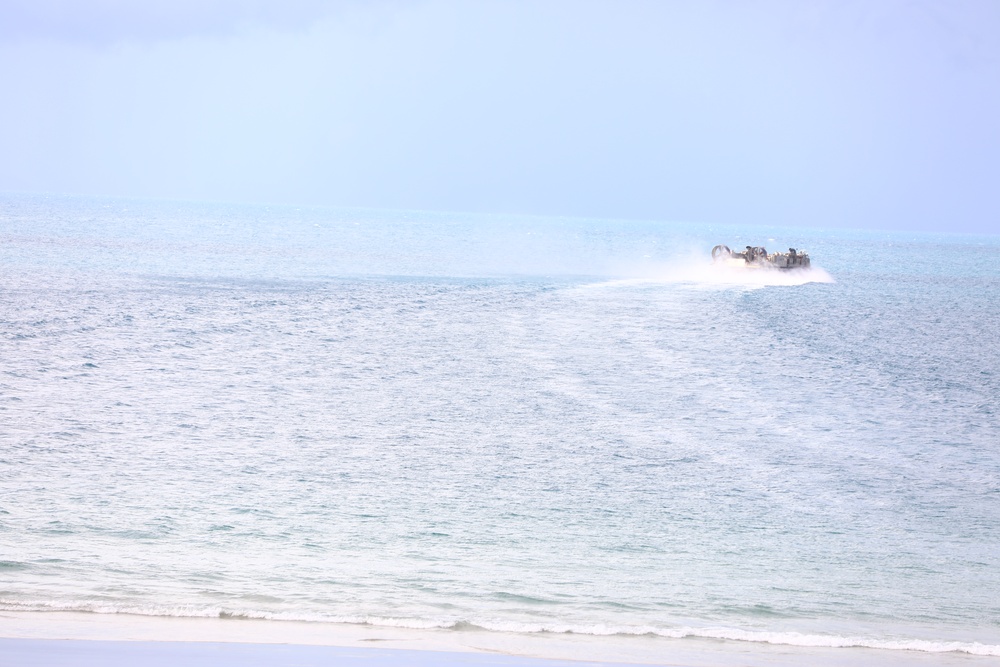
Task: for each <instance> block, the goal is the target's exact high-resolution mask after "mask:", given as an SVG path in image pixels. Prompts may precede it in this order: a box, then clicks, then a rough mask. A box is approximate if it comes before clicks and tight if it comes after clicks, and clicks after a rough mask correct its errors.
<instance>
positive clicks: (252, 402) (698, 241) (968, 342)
mask: <svg viewBox="0 0 1000 667" xmlns="http://www.w3.org/2000/svg"><path fill="white" fill-rule="evenodd" d="M719 242H724V243H727V244H729V245H730V246H733V247H742V246H743V245H747V244H752V245H759V244H764V245H767V246H768V247H769V249H771V250H777V249H783V248H786V247H788V246H795V247H798V248H803V249H806V250H808V251H809V252H810V254H811V256H812V260H813V263H814V265H815V266H816V267H817V268H816V269H815V270H814V271H812V272H810V273H805V274H797V275H791V276H789V275H787V274H772V273H762V272H753V271H725V270H721V271H720V270H718V269H715V268H713V267H711V266H710V265H709V260H708V249H709V248H710V247H711V246H712V245H714V244H716V243H719ZM998 260H1000V237H970V236H949V235H920V234H900V233H874V232H845V231H822V230H806V229H796V230H790V229H778V228H752V227H744V226H739V225H730V226H715V227H711V226H699V225H693V224H666V223H655V222H623V221H601V220H576V219H557V218H538V217H525V216H520V217H519V216H471V215H460V214H428V213H418V212H385V211H364V210H323V209H296V208H287V207H286V208H279V207H271V208H266V207H249V206H247V207H229V206H222V205H218V206H212V205H184V204H174V203H154V202H137V201H109V200H99V199H84V198H56V197H49V198H45V197H29V196H14V195H5V196H3V197H0V423H2V424H3V427H2V431H0V611H2V610H8V611H10V610H38V611H47V610H79V611H93V612H102V613H115V612H125V613H138V614H149V615H163V616H177V615H181V616H214V617H218V616H220V615H221V616H223V617H227V616H234V617H239V616H246V617H257V618H272V619H301V620H313V621H320V622H331V623H345V622H346V623H359V622H364V623H371V624H375V625H395V626H405V627H416V628H423V627H442V628H454V629H455V630H456V631H462V630H463V629H468V628H483V629H486V630H489V631H494V632H505V633H539V632H565V631H571V632H574V633H580V634H598V635H632V634H635V635H643V636H646V637H649V636H661V637H662V641H663V642H678V641H680V642H683V641H686V640H685V639H683V638H686V637H715V638H724V639H729V640H732V641H738V642H746V643H748V644H750V643H753V642H770V643H777V644H788V645H802V646H844V647H845V648H844V650H851V649H850V648H848V647H851V646H869V647H879V648H884V649H887V650H895V651H903V650H909V651H923V652H926V651H933V652H939V651H940V652H953V653H961V654H971V655H985V656H997V655H1000V447H998V444H1000V414H998V407H1000V406H998V403H1000V400H998V398H997V397H998V396H1000V355H998V354H997V351H998V350H1000V309H998V307H997V304H1000V261H998Z"/></svg>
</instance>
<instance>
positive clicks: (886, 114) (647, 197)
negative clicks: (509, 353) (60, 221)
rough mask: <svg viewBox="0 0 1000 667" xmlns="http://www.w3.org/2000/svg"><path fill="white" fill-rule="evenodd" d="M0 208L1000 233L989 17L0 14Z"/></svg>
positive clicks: (670, 5) (321, 10)
mask: <svg viewBox="0 0 1000 667" xmlns="http://www.w3.org/2000/svg"><path fill="white" fill-rule="evenodd" d="M0 191H17V192H60V193H63V192H65V193H84V194H100V195H115V196H130V197H154V198H169V199H194V200H201V199H207V200H215V201H248V202H275V203H297V204H324V205H325V204H328V205H343V206H370V207H380V208H383V207H384V208H410V209H432V210H459V211H462V210H470V211H496V212H523V213H540V214H560V215H575V216H594V217H622V218H646V219H662V220H688V221H705V222H725V223H744V222H745V223H774V224H788V225H796V226H797V225H808V226H832V227H861V228H885V229H916V230H943V231H948V230H954V231H982V232H989V233H1000V2H997V1H996V0H984V1H982V2H973V1H968V2H945V1H942V0H936V1H927V2H920V1H917V0H863V1H859V2H850V1H849V0H837V1H831V2H822V1H818V0H817V1H814V2H810V1H807V0H790V1H788V2H781V1H774V2H764V1H754V0H741V1H737V0H732V1H722V0H718V1H712V0H699V1H694V0H692V1H691V2H666V1H657V2H641V1H628V0H615V1H607V2H587V1H581V0H573V1H567V2H562V1H558V0H554V1H546V0H532V1H530V2H517V1H513V0H510V1H503V2H490V1H485V0H484V1H476V2H473V1H469V2H452V1H438V0H429V1H426V2H423V1H418V0H415V1H412V2H410V1H404V0H398V1H394V2H389V1H386V2H351V1H344V2H319V1H308V0H283V1H282V2H277V1H274V2H264V1H262V0H256V1H255V0H170V1H166V0H164V1H162V2H156V1H151V0H146V1H142V0H134V1H132V2H128V1H125V0H93V1H84V0H62V1H60V0H0Z"/></svg>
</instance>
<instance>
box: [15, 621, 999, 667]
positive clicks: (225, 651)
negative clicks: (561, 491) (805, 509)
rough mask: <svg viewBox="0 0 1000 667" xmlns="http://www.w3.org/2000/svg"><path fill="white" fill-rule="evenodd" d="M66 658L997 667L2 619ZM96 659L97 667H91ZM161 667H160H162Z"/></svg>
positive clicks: (730, 645) (427, 633) (748, 651)
mask: <svg viewBox="0 0 1000 667" xmlns="http://www.w3.org/2000/svg"><path fill="white" fill-rule="evenodd" d="M279 646H280V647H286V648H285V650H284V652H283V653H282V652H277V653H276V652H275V650H274V648H275V647H279ZM211 647H214V648H211ZM279 653H280V655H279ZM68 655H72V656H74V657H73V661H72V662H73V664H81V665H86V664H94V665H98V664H102V665H103V664H107V665H118V664H121V665H126V664H138V663H142V664H154V665H157V664H168V663H169V664H176V663H177V662H179V661H184V662H186V663H188V664H195V665H197V664H202V663H199V662H198V660H200V659H201V658H200V657H199V656H204V659H205V660H206V662H204V663H203V664H206V665H207V664H219V665H230V664H232V665H234V666H235V665H239V664H260V665H264V664H275V665H278V664H284V663H286V662H287V661H288V660H290V659H292V658H293V657H294V660H295V664H300V665H312V664H317V665H319V664H328V663H329V661H330V660H331V659H336V660H337V664H346V665H354V664H358V665H362V664H363V665H385V666H396V665H400V666H402V665H409V664H420V665H422V664H427V665H431V664H438V665H486V664H497V665H499V664H504V665H512V666H515V667H531V666H535V665H537V666H538V667H543V666H544V667H560V666H562V665H586V664H598V665H619V666H623V665H661V666H664V667H666V666H671V667H735V666H736V665H739V666H741V667H790V666H792V665H805V664H809V665H817V666H820V667H868V666H871V667H875V666H876V665H878V666H882V665H886V666H892V665H900V666H902V665H974V664H979V661H985V660H989V661H990V663H993V662H994V660H995V658H991V657H984V656H974V655H970V654H966V653H922V652H918V651H898V650H897V651H894V650H885V649H869V648H830V647H804V646H788V645H775V644H766V643H756V642H753V643H751V642H740V641H729V640H715V639H702V638H684V639H668V638H662V637H644V636H630V637H607V636H605V637H597V636H583V635H572V634H555V633H550V634H535V635H526V634H520V633H500V632H490V631H483V630H449V629H426V630H416V629H410V628H394V627H385V626H373V625H364V624H345V623H318V622H309V621H275V620H261V619H246V618H185V617H153V616H139V615H130V614H101V613H93V612H65V611H43V612H40V611H5V612H0V663H3V664H11V665H49V664H52V665H56V664H65V661H64V658H65V657H66V656H68ZM60 656H61V657H60ZM77 656H79V658H80V659H79V660H77ZM86 656H90V657H86ZM226 656H230V657H226ZM487 658H489V660H487ZM91 659H92V660H93V662H89V663H88V662H86V661H87V660H91ZM161 659H162V661H163V662H162V663H160V662H157V660H161ZM119 660H120V662H116V661H119ZM311 660H315V662H310V661H311ZM490 660H492V662H491V661H490ZM192 661H194V662H192ZM982 664H986V663H985V662H984V663H982Z"/></svg>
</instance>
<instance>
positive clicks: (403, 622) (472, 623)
mask: <svg viewBox="0 0 1000 667" xmlns="http://www.w3.org/2000/svg"><path fill="white" fill-rule="evenodd" d="M0 610H2V611H14V612H25V611H67V612H91V613H98V614H125V615H135V616H150V617H169V618H216V619H227V618H237V619H254V620H265V621H267V620H270V621H299V622H311V623H332V624H338V625H364V626H372V627H381V628H398V629H407V630H455V631H467V630H481V631H483V630H484V631H488V632H496V633H504V634H521V635H539V634H559V635H580V636H590V637H628V636H647V637H663V638H666V639H686V638H697V639H722V640H728V641H737V642H751V643H761V644H771V645H781V646H797V647H805V648H872V649H883V650H890V651H918V652H923V653H965V654H969V655H978V656H1000V645H998V644H984V643H980V642H961V641H950V640H943V639H920V638H915V637H874V636H845V635H835V634H818V633H802V632H790V631H768V630H747V629H741V628H727V627H690V626H683V627H656V626H652V625H635V626H617V625H603V624H595V625H580V624H572V623H523V622H517V621H506V620H497V619H469V620H463V619H455V618H437V619H433V618H395V617H386V616H366V615H357V616H343V615H329V616H327V615H322V614H303V613H292V612H266V611H260V610H250V609H247V610H235V609H233V610H226V609H222V608H218V607H205V608H195V607H187V606H178V607H156V606H135V605H122V606H116V605H111V604H100V603H57V602H42V601H24V602H14V601H9V600H2V599H0Z"/></svg>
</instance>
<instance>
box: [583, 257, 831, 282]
mask: <svg viewBox="0 0 1000 667" xmlns="http://www.w3.org/2000/svg"><path fill="white" fill-rule="evenodd" d="M632 273H633V275H631V276H629V277H627V278H622V279H616V280H608V281H603V282H600V283H595V284H592V285H590V287H627V286H652V285H657V284H682V285H684V284H686V285H692V286H704V287H722V288H726V287H742V288H749V289H755V288H761V287H795V286H799V285H806V284H809V283H834V282H836V280H834V278H833V276H831V275H830V274H829V273H828V272H827V271H826V270H825V269H823V268H821V267H819V266H813V267H810V268H808V269H789V270H781V269H770V268H743V267H738V266H735V267H734V266H727V265H725V264H714V263H712V262H705V261H704V260H702V259H697V260H690V259H687V260H679V261H677V262H671V263H669V264H659V265H655V266H653V265H650V266H645V267H643V268H642V269H641V270H639V271H635V272H632Z"/></svg>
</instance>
